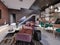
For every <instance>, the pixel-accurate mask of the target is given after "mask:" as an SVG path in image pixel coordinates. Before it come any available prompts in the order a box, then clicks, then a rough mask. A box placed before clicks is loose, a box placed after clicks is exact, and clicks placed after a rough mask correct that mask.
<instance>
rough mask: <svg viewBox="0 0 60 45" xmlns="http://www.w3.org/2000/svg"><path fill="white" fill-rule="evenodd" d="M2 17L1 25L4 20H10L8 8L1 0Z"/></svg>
mask: <svg viewBox="0 0 60 45" xmlns="http://www.w3.org/2000/svg"><path fill="white" fill-rule="evenodd" d="M0 10H1V19H0V25H2V24H4V21H5V20H6V22H7V23H8V22H9V18H8V8H7V7H6V6H5V5H4V4H3V3H2V2H1V1H0Z"/></svg>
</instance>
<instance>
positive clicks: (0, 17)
mask: <svg viewBox="0 0 60 45" xmlns="http://www.w3.org/2000/svg"><path fill="white" fill-rule="evenodd" d="M0 19H1V10H0Z"/></svg>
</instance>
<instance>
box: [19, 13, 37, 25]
mask: <svg viewBox="0 0 60 45" xmlns="http://www.w3.org/2000/svg"><path fill="white" fill-rule="evenodd" d="M32 16H36V14H32V15H30V16H29V17H28V18H27V19H26V20H24V21H22V22H21V23H19V26H20V25H22V24H23V23H24V22H25V21H27V20H29V19H30V18H31V17H32Z"/></svg>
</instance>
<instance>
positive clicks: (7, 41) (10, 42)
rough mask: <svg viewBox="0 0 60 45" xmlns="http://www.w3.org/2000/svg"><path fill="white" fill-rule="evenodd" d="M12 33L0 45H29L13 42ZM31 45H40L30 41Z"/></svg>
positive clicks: (40, 44)
mask: <svg viewBox="0 0 60 45" xmlns="http://www.w3.org/2000/svg"><path fill="white" fill-rule="evenodd" d="M14 35H15V34H14V33H12V34H8V35H7V36H6V37H5V38H4V39H3V41H2V42H1V43H0V45H29V44H24V43H22V44H21V41H16V43H15V40H14ZM31 45H42V43H40V42H39V41H36V40H32V42H31Z"/></svg>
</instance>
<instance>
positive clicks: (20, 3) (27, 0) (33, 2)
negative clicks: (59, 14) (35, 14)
mask: <svg viewBox="0 0 60 45" xmlns="http://www.w3.org/2000/svg"><path fill="white" fill-rule="evenodd" d="M1 1H2V2H3V3H4V4H5V5H6V6H7V7H8V8H9V9H19V10H20V9H21V8H26V9H33V10H40V11H43V10H45V9H46V8H48V7H49V6H51V5H55V4H57V3H59V2H60V0H1Z"/></svg>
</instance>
